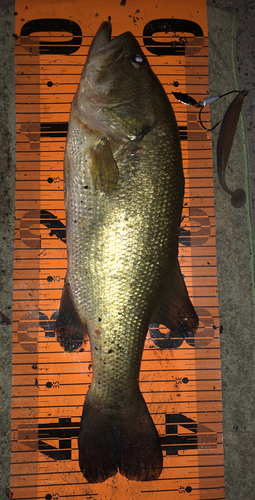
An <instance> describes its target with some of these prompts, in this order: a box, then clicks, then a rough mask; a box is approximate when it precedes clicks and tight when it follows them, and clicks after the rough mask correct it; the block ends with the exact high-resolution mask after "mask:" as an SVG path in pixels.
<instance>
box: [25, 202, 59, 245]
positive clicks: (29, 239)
mask: <svg viewBox="0 0 255 500" xmlns="http://www.w3.org/2000/svg"><path fill="white" fill-rule="evenodd" d="M39 224H43V225H44V226H46V227H47V228H48V229H50V234H49V236H56V237H57V238H59V239H60V240H61V241H63V243H66V226H65V224H63V222H61V221H60V220H59V219H58V218H57V216H56V215H54V214H53V213H51V212H49V211H48V210H30V211H29V212H27V213H26V214H25V215H23V217H22V219H21V221H20V238H21V239H22V241H23V243H25V245H26V246H28V247H30V248H41V235H40V234H35V233H33V232H32V229H31V228H32V226H35V225H39Z"/></svg>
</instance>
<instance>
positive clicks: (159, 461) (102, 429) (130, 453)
mask: <svg viewBox="0 0 255 500" xmlns="http://www.w3.org/2000/svg"><path fill="white" fill-rule="evenodd" d="M90 396H91V393H90V392H89V393H88V394H87V397H86V400H85V403H84V409H83V415H82V419H81V427H80V434H79V462H80V468H81V471H82V473H83V475H84V477H85V478H86V479H87V481H88V482H91V483H94V482H95V483H96V482H103V481H105V480H106V479H108V478H109V477H111V476H114V475H115V474H116V473H117V472H118V470H119V472H120V473H121V474H122V475H124V476H126V477H127V478H128V479H132V480H135V481H152V480H154V479H158V477H159V476H160V474H161V472H162V468H163V456H162V451H161V446H160V441H159V436H158V433H157V430H156V427H155V425H154V423H153V420H152V418H151V416H150V414H149V412H148V409H147V406H146V404H145V401H144V399H143V396H142V394H141V393H140V392H139V395H138V397H136V398H135V404H134V405H132V407H128V408H122V410H121V411H120V410H118V411H112V410H110V409H109V408H105V407H103V406H102V404H101V405H100V404H99V403H98V404H95V403H94V401H93V403H92V398H91V397H90Z"/></svg>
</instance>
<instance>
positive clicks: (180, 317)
mask: <svg viewBox="0 0 255 500" xmlns="http://www.w3.org/2000/svg"><path fill="white" fill-rule="evenodd" d="M150 323H156V324H158V325H164V326H166V327H167V328H169V330H170V331H171V333H172V334H173V336H176V337H186V336H187V334H188V332H192V333H195V331H196V329H197V327H198V323H199V320H198V316H197V313H196V311H195V309H194V307H193V305H192V303H191V301H190V298H189V295H188V291H187V288H186V285H185V283H184V279H183V276H182V274H181V270H180V266H179V263H178V261H176V268H175V272H174V275H173V278H172V280H171V282H170V284H169V288H168V291H167V294H166V297H165V299H164V301H163V303H162V305H161V306H160V307H159V308H157V310H156V312H155V313H154V314H153V316H152V318H151V321H150Z"/></svg>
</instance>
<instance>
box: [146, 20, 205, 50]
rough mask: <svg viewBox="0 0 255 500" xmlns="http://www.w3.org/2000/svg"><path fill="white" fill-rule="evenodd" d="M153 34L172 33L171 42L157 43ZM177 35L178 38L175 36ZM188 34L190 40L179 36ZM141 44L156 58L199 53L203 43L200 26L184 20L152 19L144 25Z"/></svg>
mask: <svg viewBox="0 0 255 500" xmlns="http://www.w3.org/2000/svg"><path fill="white" fill-rule="evenodd" d="M155 33H172V34H173V35H174V36H175V40H174V41H172V42H157V41H156V40H154V39H153V35H155ZM177 33H178V36H176V34H177ZM182 33H183V34H185V35H186V34H187V33H190V34H191V35H193V37H192V40H188V39H187V38H186V36H181V34H182ZM143 43H144V45H145V47H146V49H147V50H148V51H149V52H151V53H152V54H156V55H157V56H180V55H183V56H184V55H191V54H195V53H196V52H199V51H200V50H201V48H202V46H203V43H204V34H203V30H202V28H201V26H199V24H197V23H194V22H193V21H188V20H185V19H154V20H153V21H150V22H149V23H147V24H146V26H145V27H144V30H143Z"/></svg>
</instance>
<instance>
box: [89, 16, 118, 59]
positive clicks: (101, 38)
mask: <svg viewBox="0 0 255 500" xmlns="http://www.w3.org/2000/svg"><path fill="white" fill-rule="evenodd" d="M111 34H112V25H111V23H110V21H104V22H103V23H102V24H101V25H100V27H99V28H98V30H97V32H96V34H95V36H94V38H93V41H92V43H91V46H90V49H89V52H88V58H90V57H93V56H94V54H96V53H97V52H98V51H99V50H102V48H104V47H105V45H107V44H108V43H109V42H110V41H111Z"/></svg>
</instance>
